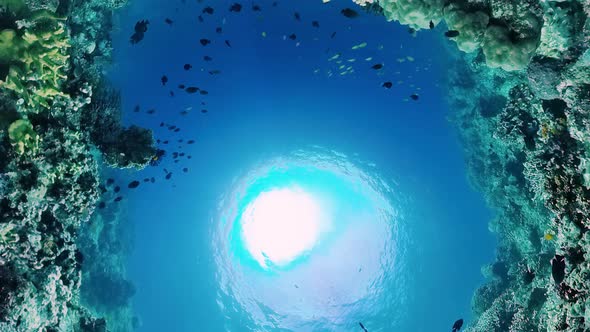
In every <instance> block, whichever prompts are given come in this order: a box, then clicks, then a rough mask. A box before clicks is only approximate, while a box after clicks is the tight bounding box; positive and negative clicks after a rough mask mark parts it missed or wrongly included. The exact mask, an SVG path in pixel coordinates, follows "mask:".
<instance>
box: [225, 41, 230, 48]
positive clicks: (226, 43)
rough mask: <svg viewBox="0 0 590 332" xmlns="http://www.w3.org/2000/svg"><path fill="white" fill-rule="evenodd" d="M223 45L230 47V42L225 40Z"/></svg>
mask: <svg viewBox="0 0 590 332" xmlns="http://www.w3.org/2000/svg"><path fill="white" fill-rule="evenodd" d="M225 45H227V47H231V44H230V43H229V40H227V39H226V40H225Z"/></svg>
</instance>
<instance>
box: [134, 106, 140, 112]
mask: <svg viewBox="0 0 590 332" xmlns="http://www.w3.org/2000/svg"><path fill="white" fill-rule="evenodd" d="M133 112H135V113H137V112H139V105H135V107H134V108H133Z"/></svg>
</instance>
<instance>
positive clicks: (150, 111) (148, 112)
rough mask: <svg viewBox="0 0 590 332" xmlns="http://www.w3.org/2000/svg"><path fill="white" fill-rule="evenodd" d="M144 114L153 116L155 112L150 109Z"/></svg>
mask: <svg viewBox="0 0 590 332" xmlns="http://www.w3.org/2000/svg"><path fill="white" fill-rule="evenodd" d="M146 113H147V114H154V113H156V110H155V109H153V108H152V109H150V110H148V111H147V112H146Z"/></svg>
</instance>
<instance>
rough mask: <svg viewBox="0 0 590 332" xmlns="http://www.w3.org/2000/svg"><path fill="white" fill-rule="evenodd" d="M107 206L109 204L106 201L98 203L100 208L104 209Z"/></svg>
mask: <svg viewBox="0 0 590 332" xmlns="http://www.w3.org/2000/svg"><path fill="white" fill-rule="evenodd" d="M106 206H107V204H106V203H105V202H100V203H98V208H99V209H104V208H105V207H106Z"/></svg>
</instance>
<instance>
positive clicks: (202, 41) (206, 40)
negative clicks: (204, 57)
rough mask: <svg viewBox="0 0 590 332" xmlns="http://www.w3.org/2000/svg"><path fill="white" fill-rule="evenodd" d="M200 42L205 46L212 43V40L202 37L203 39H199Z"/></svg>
mask: <svg viewBox="0 0 590 332" xmlns="http://www.w3.org/2000/svg"><path fill="white" fill-rule="evenodd" d="M199 42H200V43H201V45H203V46H207V45H209V44H211V41H210V40H209V39H206V38H202V39H201V40H199Z"/></svg>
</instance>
